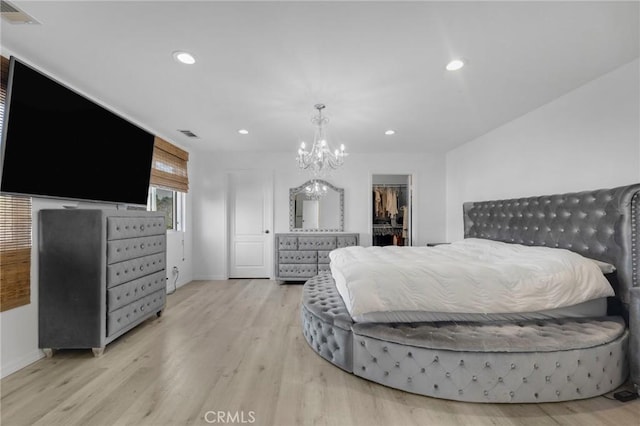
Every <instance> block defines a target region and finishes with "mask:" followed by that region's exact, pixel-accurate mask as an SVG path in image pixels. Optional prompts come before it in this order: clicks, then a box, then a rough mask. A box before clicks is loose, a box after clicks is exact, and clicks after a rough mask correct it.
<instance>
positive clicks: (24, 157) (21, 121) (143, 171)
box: [0, 56, 154, 205]
mask: <svg viewBox="0 0 640 426" xmlns="http://www.w3.org/2000/svg"><path fill="white" fill-rule="evenodd" d="M153 143H154V136H153V135H152V134H151V133H149V132H147V131H146V130H144V129H142V128H140V127H138V126H137V125H135V124H133V123H131V122H130V121H128V120H126V119H124V118H122V117H120V116H118V115H116V114H115V113H113V112H111V111H109V110H107V109H106V108H104V107H102V106H100V105H98V104H97V103H95V102H93V101H91V100H89V99H87V98H86V97H84V96H82V95H80V94H79V93H77V92H75V91H74V90H71V89H70V88H68V87H66V86H65V85H63V84H61V83H59V82H57V81H55V80H53V79H52V78H50V77H48V76H46V75H45V74H43V73H42V72H39V71H37V70H36V69H34V68H33V67H31V66H30V65H27V64H25V63H23V62H21V61H20V60H18V59H16V58H15V57H13V56H12V57H11V58H10V65H9V75H8V83H7V97H6V103H5V111H4V120H3V126H2V146H1V147H0V148H1V149H0V172H1V175H0V192H2V193H7V194H21V195H30V196H34V197H54V198H63V199H71V200H85V201H96V202H113V203H121V204H136V205H143V204H146V202H147V194H148V188H149V177H150V174H151V160H152V156H153Z"/></svg>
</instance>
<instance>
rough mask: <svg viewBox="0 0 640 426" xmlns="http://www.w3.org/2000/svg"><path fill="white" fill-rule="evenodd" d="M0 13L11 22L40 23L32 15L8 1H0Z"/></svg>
mask: <svg viewBox="0 0 640 426" xmlns="http://www.w3.org/2000/svg"><path fill="white" fill-rule="evenodd" d="M0 15H2V18H4V19H5V20H6V21H7V22H9V23H11V24H27V25H38V24H40V22H38V21H36V20H35V19H34V18H33V17H32V16H29V15H27V14H26V13H24V12H23V11H21V10H20V9H18V8H17V7H15V6H14V5H12V4H11V3H9V2H8V1H0Z"/></svg>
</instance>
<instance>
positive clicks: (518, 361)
mask: <svg viewBox="0 0 640 426" xmlns="http://www.w3.org/2000/svg"><path fill="white" fill-rule="evenodd" d="M301 320H302V328H303V334H304V336H305V339H306V340H307V342H308V343H309V346H311V348H312V349H313V350H314V351H316V352H317V353H318V354H319V355H320V356H322V357H323V358H325V359H326V360H328V361H329V362H331V363H333V364H334V365H336V366H338V367H340V368H342V369H343V370H346V371H348V372H352V373H353V374H355V375H357V376H359V377H362V378H364V379H367V380H371V381H373V382H377V383H380V384H383V385H386V386H389V387H392V388H396V389H401V390H404V391H407V392H412V393H416V394H421V395H427V396H432V397H437V398H444V399H451V400H457V401H469V402H490V403H496V402H499V403H536V402H553V401H569V400H576V399H584V398H590V397H594V396H599V395H602V394H605V393H607V392H610V391H612V390H614V389H616V388H617V387H619V386H620V385H621V384H623V383H624V382H625V380H626V379H627V377H628V375H629V368H628V365H629V362H628V359H627V354H628V345H629V332H628V330H627V328H626V326H625V322H624V321H623V320H622V318H620V317H602V318H593V319H587V320H585V319H579V320H578V319H575V320H571V319H566V320H557V319H556V320H542V321H540V320H539V321H529V322H510V323H500V324H494V323H489V324H484V323H483V324H481V323H457V324H453V323H420V324H358V323H356V324H354V323H353V321H352V320H351V317H350V316H349V314H348V312H347V309H346V306H345V305H344V302H343V301H342V298H341V297H340V295H339V294H338V292H337V289H336V287H335V283H334V282H333V278H332V277H331V275H330V274H328V273H326V274H321V275H318V276H316V277H314V278H311V279H310V280H309V281H307V282H306V283H305V284H304V286H303V296H302V306H301ZM496 335H501V336H503V338H502V339H501V338H496ZM581 335H585V336H586V335H588V336H589V338H588V339H581V338H579V336H581Z"/></svg>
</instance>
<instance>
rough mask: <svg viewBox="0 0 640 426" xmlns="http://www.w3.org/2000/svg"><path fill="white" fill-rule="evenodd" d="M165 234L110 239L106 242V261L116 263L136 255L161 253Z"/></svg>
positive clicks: (133, 257)
mask: <svg viewBox="0 0 640 426" xmlns="http://www.w3.org/2000/svg"><path fill="white" fill-rule="evenodd" d="M165 238H166V237H165V235H164V234H163V235H153V236H151V237H142V238H127V239H124V240H112V241H109V242H108V243H107V263H108V264H112V263H117V262H122V261H124V260H129V259H135V258H136V257H142V256H147V255H149V254H154V253H162V252H164V249H165V244H166V242H165Z"/></svg>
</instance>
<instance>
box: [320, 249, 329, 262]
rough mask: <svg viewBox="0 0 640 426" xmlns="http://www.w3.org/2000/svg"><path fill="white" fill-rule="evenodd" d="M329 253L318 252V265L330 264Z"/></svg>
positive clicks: (325, 251)
mask: <svg viewBox="0 0 640 426" xmlns="http://www.w3.org/2000/svg"><path fill="white" fill-rule="evenodd" d="M329 253H331V250H318V263H330V262H331V259H329Z"/></svg>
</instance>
